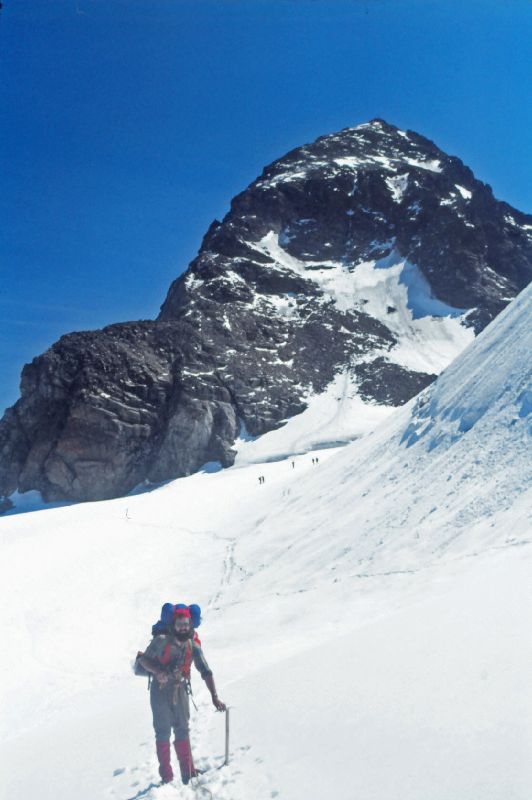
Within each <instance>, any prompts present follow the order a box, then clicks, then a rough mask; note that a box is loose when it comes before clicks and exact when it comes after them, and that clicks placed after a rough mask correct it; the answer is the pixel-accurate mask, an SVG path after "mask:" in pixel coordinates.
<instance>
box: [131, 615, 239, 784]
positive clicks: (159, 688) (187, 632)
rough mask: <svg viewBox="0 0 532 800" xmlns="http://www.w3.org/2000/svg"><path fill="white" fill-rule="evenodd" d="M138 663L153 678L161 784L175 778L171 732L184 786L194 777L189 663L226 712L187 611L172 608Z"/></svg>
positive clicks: (152, 696)
mask: <svg viewBox="0 0 532 800" xmlns="http://www.w3.org/2000/svg"><path fill="white" fill-rule="evenodd" d="M137 660H138V662H139V663H140V665H141V666H142V667H143V668H144V669H145V670H146V672H149V673H150V674H151V675H153V677H154V680H153V681H152V683H151V688H150V704H151V709H152V714H153V727H154V730H155V744H156V749H157V758H158V761H159V775H160V776H161V779H162V781H163V783H169V782H170V781H171V780H173V777H174V773H173V771H172V765H171V762H170V735H171V731H172V728H173V730H174V736H175V740H174V747H175V752H176V755H177V759H178V761H179V768H180V772H181V780H182V781H183V783H185V784H187V783H188V782H189V781H190V779H191V778H193V777H195V776H196V775H197V772H196V769H195V767H194V763H193V760H192V751H191V749H190V739H189V717H190V709H189V700H188V696H189V692H190V667H191V664H192V662H194V666H195V667H196V669H197V670H198V671H199V673H200V675H201V677H202V678H203V680H204V681H205V683H206V685H207V688H208V689H209V691H210V693H211V698H212V703H213V705H214V707H215V708H216V710H217V711H225V710H226V707H225V705H224V703H222V701H221V700H220V699H219V698H218V695H217V693H216V687H215V685H214V678H213V675H212V671H211V670H210V668H209V665H208V664H207V662H206V660H205V656H204V655H203V651H202V649H201V647H200V645H199V644H198V643H197V642H196V641H194V628H193V626H192V618H191V613H190V609H189V608H188V607H184V608H175V609H174V612H173V615H172V620H171V622H170V623H169V624H168V625H167V626H166V629H165V631H164V632H163V633H159V634H158V635H156V636H155V637H154V638H153V639H152V640H151V642H150V644H149V645H148V647H147V649H146V651H145V652H144V653H142V654H140V655H139V656H138V659H137Z"/></svg>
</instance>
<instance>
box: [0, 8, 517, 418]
mask: <svg viewBox="0 0 532 800" xmlns="http://www.w3.org/2000/svg"><path fill="white" fill-rule="evenodd" d="M531 42H532V2H531V0H498V1H497V2H495V1H494V0H480V1H479V2H476V0H460V1H457V2H455V1H454V0H453V1H452V2H449V1H447V0H440V1H438V0H434V1H432V0H404V1H403V0H212V1H209V0H190V1H189V0H4V8H3V10H2V11H1V12H0V59H1V67H2V82H1V85H0V109H1V118H0V153H1V168H2V178H1V184H0V186H1V189H0V193H1V196H0V203H1V205H0V215H1V216H0V219H1V232H0V237H1V239H0V259H1V261H0V277H1V281H0V376H1V382H0V411H1V409H2V408H3V407H4V406H6V405H8V404H10V403H12V402H14V400H15V399H16V397H17V395H18V380H19V373H20V369H21V367H22V365H23V364H24V363H25V362H26V361H29V360H31V358H32V357H33V356H34V355H36V354H38V353H39V352H41V351H42V350H44V349H45V348H46V347H47V346H49V345H50V344H51V343H52V342H53V341H54V340H55V339H56V338H58V337H59V336H60V335H61V334H62V333H66V332H68V331H71V330H76V329H77V330H80V329H87V328H94V327H100V326H102V325H105V324H108V323H111V322H116V321H121V320H127V319H136V318H150V317H153V316H155V315H156V314H157V312H158V308H159V305H160V304H161V303H162V301H163V299H164V297H165V294H166V290H167V288H168V286H169V284H170V282H171V281H172V280H173V278H175V277H176V275H178V274H179V273H180V272H181V271H182V270H183V269H185V268H186V266H187V264H188V262H189V261H190V259H191V258H193V256H194V255H195V253H196V250H197V248H198V246H199V244H200V241H201V237H202V235H203V233H204V232H205V230H206V229H207V227H208V225H209V223H210V222H211V221H212V219H213V218H214V217H218V218H219V217H221V216H223V214H224V213H225V212H226V210H227V208H228V204H229V201H230V198H231V197H232V196H233V195H234V194H236V193H237V192H238V191H240V190H242V189H243V188H244V187H245V186H246V185H247V184H248V183H249V182H250V181H251V180H253V178H255V177H256V175H257V174H258V173H259V172H260V170H261V169H262V167H263V166H264V165H265V164H267V163H269V162H270V161H272V160H273V159H274V158H276V157H278V156H280V155H282V154H283V153H285V152H286V151H287V150H289V149H290V148H292V147H294V146H296V145H299V144H302V143H304V142H306V141H312V140H313V139H314V138H316V137H317V136H319V135H321V134H324V133H328V132H331V131H334V130H337V129H340V128H342V127H345V126H349V125H356V124H358V123H360V122H364V121H367V120H368V119H371V118H372V117H376V116H379V117H383V118H384V119H386V120H388V121H389V122H392V123H394V124H397V125H399V126H402V127H408V128H412V129H414V130H417V131H419V132H420V133H423V134H425V135H426V136H428V137H429V138H431V139H434V141H436V143H437V144H438V145H440V146H441V147H443V148H444V149H445V150H447V151H448V152H450V153H453V154H456V155H459V156H460V157H461V158H462V159H463V160H464V161H465V162H466V163H467V164H469V166H471V167H472V168H473V170H474V171H475V173H476V174H477V176H478V177H479V178H481V179H483V180H485V181H487V182H488V183H490V184H491V185H492V186H493V189H494V191H495V194H496V195H497V196H498V197H500V198H503V199H505V200H508V201H509V202H511V203H512V204H513V205H515V206H517V207H518V208H520V209H522V210H524V211H528V212H532V137H531V131H532V103H531V101H530V98H531V94H532V92H531V89H532V86H531V83H532V82H531V73H532V63H531V55H530V52H531Z"/></svg>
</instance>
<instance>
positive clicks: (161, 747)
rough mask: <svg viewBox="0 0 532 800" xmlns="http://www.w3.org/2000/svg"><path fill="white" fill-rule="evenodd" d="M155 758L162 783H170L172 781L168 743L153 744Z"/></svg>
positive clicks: (172, 774)
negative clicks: (155, 751) (155, 749)
mask: <svg viewBox="0 0 532 800" xmlns="http://www.w3.org/2000/svg"><path fill="white" fill-rule="evenodd" d="M155 745H156V748H157V758H158V759H159V775H160V776H161V780H162V782H163V783H170V781H173V779H174V773H173V772H172V765H171V763H170V742H158V741H157V742H155Z"/></svg>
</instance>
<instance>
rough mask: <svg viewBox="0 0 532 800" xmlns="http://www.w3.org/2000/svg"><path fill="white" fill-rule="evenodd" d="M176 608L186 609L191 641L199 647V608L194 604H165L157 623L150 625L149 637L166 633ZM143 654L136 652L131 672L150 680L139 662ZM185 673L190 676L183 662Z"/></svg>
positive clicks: (148, 673) (187, 666)
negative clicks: (189, 622) (191, 633)
mask: <svg viewBox="0 0 532 800" xmlns="http://www.w3.org/2000/svg"><path fill="white" fill-rule="evenodd" d="M178 608H188V610H189V611H190V619H191V621H192V627H193V628H194V636H193V641H194V642H195V643H196V644H197V645H198V646H199V647H201V639H200V638H199V636H198V634H197V631H196V628H199V626H200V625H201V608H200V607H199V606H198V605H197V604H196V603H192V605H190V606H187V605H185V604H184V603H177V604H175V605H174V603H165V604H164V605H163V607H162V608H161V618H160V619H159V620H157V622H156V623H155V624H154V625H152V628H151V635H152V636H160V634H163V633H166V632H167V629H168V626H169V625H170V624H171V623H172V619H173V616H174V611H175V610H176V609H178ZM189 650H190V658H191V659H192V648H189ZM143 655H144V653H143V651H142V650H139V651H138V652H137V655H136V657H135V661H134V663H133V672H134V673H135V675H139V676H140V677H141V678H150V679H151V672H148V670H146V669H144V667H143V666H142V664H141V663H140V662H139V658H140V657H141V656H143ZM185 672H186V673H187V677H189V676H190V662H188V665H187V663H186V662H185V668H184V669H183V673H185Z"/></svg>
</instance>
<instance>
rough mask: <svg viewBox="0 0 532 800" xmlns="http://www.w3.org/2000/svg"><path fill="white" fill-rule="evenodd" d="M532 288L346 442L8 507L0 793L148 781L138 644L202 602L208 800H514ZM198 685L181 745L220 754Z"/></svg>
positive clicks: (529, 558)
mask: <svg viewBox="0 0 532 800" xmlns="http://www.w3.org/2000/svg"><path fill="white" fill-rule="evenodd" d="M530 306H531V291H530V290H526V291H525V292H523V293H522V294H521V295H520V296H519V298H518V299H517V300H516V301H514V302H513V303H512V304H511V305H510V306H509V307H508V309H507V310H506V311H505V312H503V314H501V315H500V316H499V317H498V318H497V319H496V320H495V321H494V323H492V324H491V325H490V326H489V328H487V329H486V330H485V331H484V332H483V333H482V334H481V335H480V336H479V337H478V338H477V339H476V341H475V342H474V343H473V344H472V345H471V346H470V347H469V348H468V349H467V350H466V351H465V352H464V354H463V355H462V356H461V357H459V358H458V359H457V361H456V362H454V363H453V364H452V365H451V366H450V367H449V368H448V369H447V370H446V371H445V372H444V373H443V375H442V376H441V377H440V378H439V379H438V381H437V382H436V383H435V384H433V385H432V386H430V387H429V388H428V389H426V390H425V391H424V392H423V393H422V395H421V396H420V397H419V398H416V399H414V400H413V401H411V402H410V403H409V404H408V405H407V406H406V407H404V408H402V409H399V410H398V411H396V412H394V413H393V414H392V415H391V416H390V417H389V418H388V419H387V420H385V421H384V422H383V423H382V424H381V425H379V427H378V428H377V429H376V430H375V432H374V433H373V434H371V435H369V436H367V437H365V438H364V439H363V440H361V441H358V442H355V443H353V444H351V445H348V446H347V447H345V448H342V449H341V450H340V451H338V450H334V449H329V450H322V451H319V452H317V451H316V452H314V453H311V454H308V455H300V456H296V457H294V458H288V459H285V460H280V461H271V462H267V463H262V464H258V463H251V464H250V463H245V461H246V459H245V457H244V455H243V456H242V462H241V463H242V466H238V465H237V466H235V467H233V468H231V469H229V470H224V471H221V472H217V473H214V474H209V473H202V474H197V475H194V476H192V477H189V478H184V479H180V480H178V481H174V482H173V483H169V484H167V485H166V486H163V487H161V488H159V489H157V490H155V491H152V492H149V493H146V494H139V495H137V496H134V497H129V498H123V499H119V500H113V501H107V502H100V503H92V504H84V505H73V506H70V507H66V508H59V509H50V510H44V511H39V512H36V513H33V514H21V515H18V516H16V515H15V516H11V517H5V518H3V519H2V520H0V536H1V547H2V560H1V575H0V583H1V586H2V591H3V592H4V593H5V597H3V602H2V604H1V607H2V630H3V633H4V642H5V643H6V651H5V652H7V654H8V658H7V659H4V660H3V663H2V670H3V673H2V676H1V677H0V681H1V686H2V694H3V699H2V708H3V712H4V713H3V714H2V730H1V737H2V739H1V741H2V754H1V758H2V764H3V766H4V767H5V766H7V767H8V768H7V770H6V769H4V770H3V771H4V772H5V773H6V777H5V778H4V781H3V790H2V791H4V794H5V797H6V798H7V797H9V798H13V797H16V798H24V799H25V800H26V798H28V800H32V799H33V798H37V797H38V798H39V800H52V798H54V800H55V799H56V798H59V797H60V798H63V797H64V798H69V797H75V798H77V800H95V798H107V799H108V800H109V799H110V798H112V799H113V800H125V798H131V797H133V796H135V794H137V792H139V791H142V790H143V789H144V788H146V787H147V786H148V785H149V783H150V781H152V780H154V779H155V777H156V767H155V760H154V754H153V745H152V731H151V722H150V715H149V707H148V696H147V692H146V690H145V681H143V680H141V679H138V678H135V677H134V676H132V674H131V672H130V663H129V662H130V658H131V657H132V656H133V655H134V653H135V652H136V650H137V649H138V648H141V647H144V646H145V644H146V642H147V638H148V637H147V634H148V632H149V628H150V625H151V623H152V621H153V620H154V618H155V617H156V616H157V612H158V609H159V606H160V605H161V603H162V602H163V601H165V600H167V599H174V600H176V601H177V600H185V601H187V602H193V601H197V602H199V603H200V604H201V605H202V606H203V607H204V612H205V623H204V625H203V626H202V628H201V632H202V634H203V635H202V638H203V641H204V647H205V652H206V655H207V657H208V659H209V660H210V662H211V666H212V667H213V669H214V672H215V676H216V679H217V682H218V684H219V690H220V695H221V697H222V698H223V699H224V700H226V701H227V702H228V703H229V704H230V705H231V706H233V711H232V725H233V738H232V763H231V765H230V766H229V767H228V768H224V769H222V770H219V771H215V770H211V771H210V772H208V773H207V774H206V775H205V776H204V777H203V778H202V779H201V781H202V783H203V784H204V785H205V786H206V787H208V789H209V791H210V792H211V793H212V796H213V797H216V798H219V799H220V800H244V798H246V800H249V798H254V800H262V798H271V797H278V798H280V800H283V799H284V800H299V798H301V799H302V800H303V798H305V800H323V798H324V797H333V796H334V797H335V798H338V799H339V800H348V799H349V798H355V797H356V798H357V800H399V798H401V800H405V798H406V799H407V800H427V798H429V797H430V798H431V800H462V799H463V800H509V799H511V800H528V799H529V797H530V795H531V791H532V760H531V758H530V755H531V753H530V741H531V734H532V730H531V722H530V721H531V720H532V692H531V691H530V688H529V683H530V681H529V664H530V659H531V657H532V636H531V634H530V625H529V619H530V613H531V612H532V580H531V578H532V548H531V547H530V544H531V537H530V531H531V525H530V507H531V502H530V501H531V492H530V478H531V474H530V457H529V435H530V410H531V407H532V402H531V395H530V391H531V387H530V369H529V366H528V365H529V354H530V352H531V350H532V347H531V345H532V342H531V326H530ZM273 435H274V434H267V435H266V436H265V437H262V439H258V440H256V441H255V442H250V443H249V444H250V445H253V446H254V447H255V452H254V458H255V459H257V458H259V456H260V448H261V446H263V447H264V452H263V457H264V458H266V459H268V458H270V457H271V454H272V445H271V442H269V441H268V437H271V436H273ZM304 435H306V436H307V437H308V438H309V441H310V440H311V438H312V432H311V431H307V432H305V431H302V430H300V431H295V432H294V439H293V441H292V443H291V442H290V436H288V434H287V437H286V441H285V442H284V443H283V446H284V447H285V448H289V447H290V446H291V444H293V443H294V442H296V440H297V438H298V437H300V436H304ZM244 448H245V446H244V445H243V450H244ZM316 457H319V464H318V465H313V464H312V458H316ZM249 460H251V459H248V461H249ZM292 461H293V462H294V466H292ZM261 474H262V475H264V476H265V478H266V482H265V484H264V485H263V486H259V484H258V476H259V475H261ZM199 684H200V682H199V681H196V691H197V699H198V701H199V712H198V714H197V715H196V714H194V716H193V728H194V737H193V747H194V750H195V752H196V754H197V756H198V759H199V761H200V762H201V763H202V764H203V765H204V766H215V765H217V764H219V763H220V760H221V754H222V752H223V719H222V717H221V716H220V715H216V714H214V712H213V710H212V707H210V706H209V704H208V702H207V698H206V696H205V692H203V690H202V687H201V686H200V685H199ZM29 765H30V766H29ZM30 767H31V768H30ZM113 773H115V774H113ZM398 787H400V788H398ZM197 794H200V792H199V790H198V792H197ZM0 796H1V795H0ZM144 796H145V797H147V798H149V800H165V799H166V798H192V797H194V796H197V795H195V794H194V791H193V790H192V789H190V788H187V789H185V788H183V787H181V786H178V785H175V786H168V787H163V788H160V789H154V790H148V791H147V792H146V793H145V794H144ZM201 796H205V797H208V794H207V793H206V792H202V793H201Z"/></svg>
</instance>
